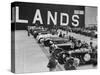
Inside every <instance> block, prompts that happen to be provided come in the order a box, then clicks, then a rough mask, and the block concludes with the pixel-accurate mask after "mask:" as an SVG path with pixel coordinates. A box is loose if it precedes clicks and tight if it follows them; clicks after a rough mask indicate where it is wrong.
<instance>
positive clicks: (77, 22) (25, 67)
mask: <svg viewBox="0 0 100 75" xmlns="http://www.w3.org/2000/svg"><path fill="white" fill-rule="evenodd" d="M97 11H98V7H97V6H83V5H78V4H77V5H70V4H51V3H38V2H37V3H36V2H17V1H16V2H12V3H11V72H13V73H39V72H55V71H69V70H85V69H97V67H98V60H97V59H98V43H97V41H98V22H97V17H98V12H97Z"/></svg>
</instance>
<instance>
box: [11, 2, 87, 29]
mask: <svg viewBox="0 0 100 75" xmlns="http://www.w3.org/2000/svg"><path fill="white" fill-rule="evenodd" d="M11 15H12V17H11V23H12V25H15V26H16V30H19V29H20V30H22V29H25V27H26V26H28V25H42V26H47V27H48V26H70V27H84V24H85V22H84V16H85V7H84V6H76V5H60V4H43V3H26V2H14V3H12V6H11ZM12 28H14V26H12Z"/></svg>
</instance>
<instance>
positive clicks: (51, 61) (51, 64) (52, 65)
mask: <svg viewBox="0 0 100 75" xmlns="http://www.w3.org/2000/svg"><path fill="white" fill-rule="evenodd" d="M56 66H57V60H56V59H55V58H54V57H53V56H51V57H50V59H49V63H48V65H47V67H48V68H49V71H56Z"/></svg>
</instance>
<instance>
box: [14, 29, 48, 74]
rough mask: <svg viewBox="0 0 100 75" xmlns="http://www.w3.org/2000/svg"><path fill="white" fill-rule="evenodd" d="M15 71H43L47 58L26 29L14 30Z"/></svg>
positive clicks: (45, 67)
mask: <svg viewBox="0 0 100 75" xmlns="http://www.w3.org/2000/svg"><path fill="white" fill-rule="evenodd" d="M15 44H16V45H15V50H16V52H15V53H16V72H17V73H25V72H45V71H49V70H48V68H47V64H48V58H47V57H46V55H45V54H44V52H43V51H42V50H41V48H40V46H39V45H38V44H37V43H36V41H35V39H33V37H32V36H31V37H28V36H27V32H26V31H16V32H15Z"/></svg>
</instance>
